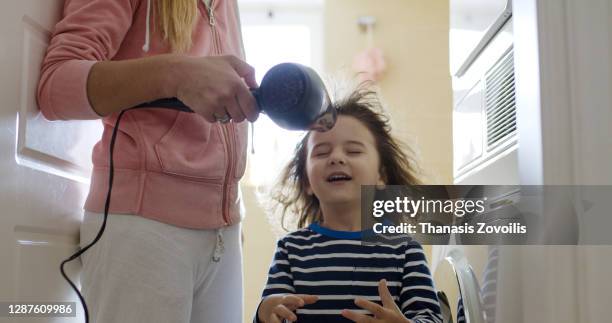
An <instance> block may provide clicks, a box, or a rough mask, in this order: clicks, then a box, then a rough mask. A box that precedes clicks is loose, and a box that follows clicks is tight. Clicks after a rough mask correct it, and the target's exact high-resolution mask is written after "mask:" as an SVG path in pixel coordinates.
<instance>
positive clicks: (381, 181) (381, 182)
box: [376, 176, 387, 190]
mask: <svg viewBox="0 0 612 323" xmlns="http://www.w3.org/2000/svg"><path fill="white" fill-rule="evenodd" d="M386 185H387V181H386V180H385V179H384V178H383V177H382V176H378V180H377V181H376V188H377V189H379V190H383V189H385V186H386Z"/></svg>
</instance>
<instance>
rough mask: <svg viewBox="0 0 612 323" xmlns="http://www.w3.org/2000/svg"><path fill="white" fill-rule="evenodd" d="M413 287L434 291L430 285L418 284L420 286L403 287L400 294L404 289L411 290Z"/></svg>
mask: <svg viewBox="0 0 612 323" xmlns="http://www.w3.org/2000/svg"><path fill="white" fill-rule="evenodd" d="M413 289H419V290H428V291H432V292H434V293H435V292H436V290H435V289H434V288H433V287H431V286H427V285H420V286H409V287H404V288H402V291H401V292H400V294H403V293H404V292H405V291H409V290H413Z"/></svg>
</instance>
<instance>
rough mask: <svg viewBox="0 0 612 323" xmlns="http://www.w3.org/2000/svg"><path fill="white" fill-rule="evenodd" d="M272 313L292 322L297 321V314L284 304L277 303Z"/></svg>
mask: <svg viewBox="0 0 612 323" xmlns="http://www.w3.org/2000/svg"><path fill="white" fill-rule="evenodd" d="M272 313H274V314H276V315H278V317H280V318H283V319H286V320H289V321H291V322H294V321H297V316H296V315H295V314H294V313H293V312H292V311H291V310H290V309H288V308H287V307H285V305H283V304H279V305H276V306H275V307H274V309H273V310H272Z"/></svg>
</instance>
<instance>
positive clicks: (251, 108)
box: [235, 87, 260, 122]
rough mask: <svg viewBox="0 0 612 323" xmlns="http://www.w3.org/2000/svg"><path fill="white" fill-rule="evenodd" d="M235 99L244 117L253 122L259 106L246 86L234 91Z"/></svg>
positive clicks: (257, 114)
mask: <svg viewBox="0 0 612 323" xmlns="http://www.w3.org/2000/svg"><path fill="white" fill-rule="evenodd" d="M235 100H236V102H237V104H238V106H239V107H240V110H241V111H242V113H243V114H244V117H245V118H246V119H247V120H249V121H250V122H255V120H257V117H258V116H259V112H260V111H259V106H257V101H256V100H255V97H254V96H253V94H251V91H250V90H249V89H247V88H246V87H242V88H241V89H239V90H238V91H237V93H236V97H235Z"/></svg>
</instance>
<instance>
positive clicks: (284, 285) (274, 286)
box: [266, 284, 295, 293]
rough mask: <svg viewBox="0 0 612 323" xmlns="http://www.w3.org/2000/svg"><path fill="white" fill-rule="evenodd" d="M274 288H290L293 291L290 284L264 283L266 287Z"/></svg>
mask: <svg viewBox="0 0 612 323" xmlns="http://www.w3.org/2000/svg"><path fill="white" fill-rule="evenodd" d="M275 288H279V289H286V290H290V291H292V292H294V293H295V288H293V286H291V285H287V284H268V285H266V289H275Z"/></svg>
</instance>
